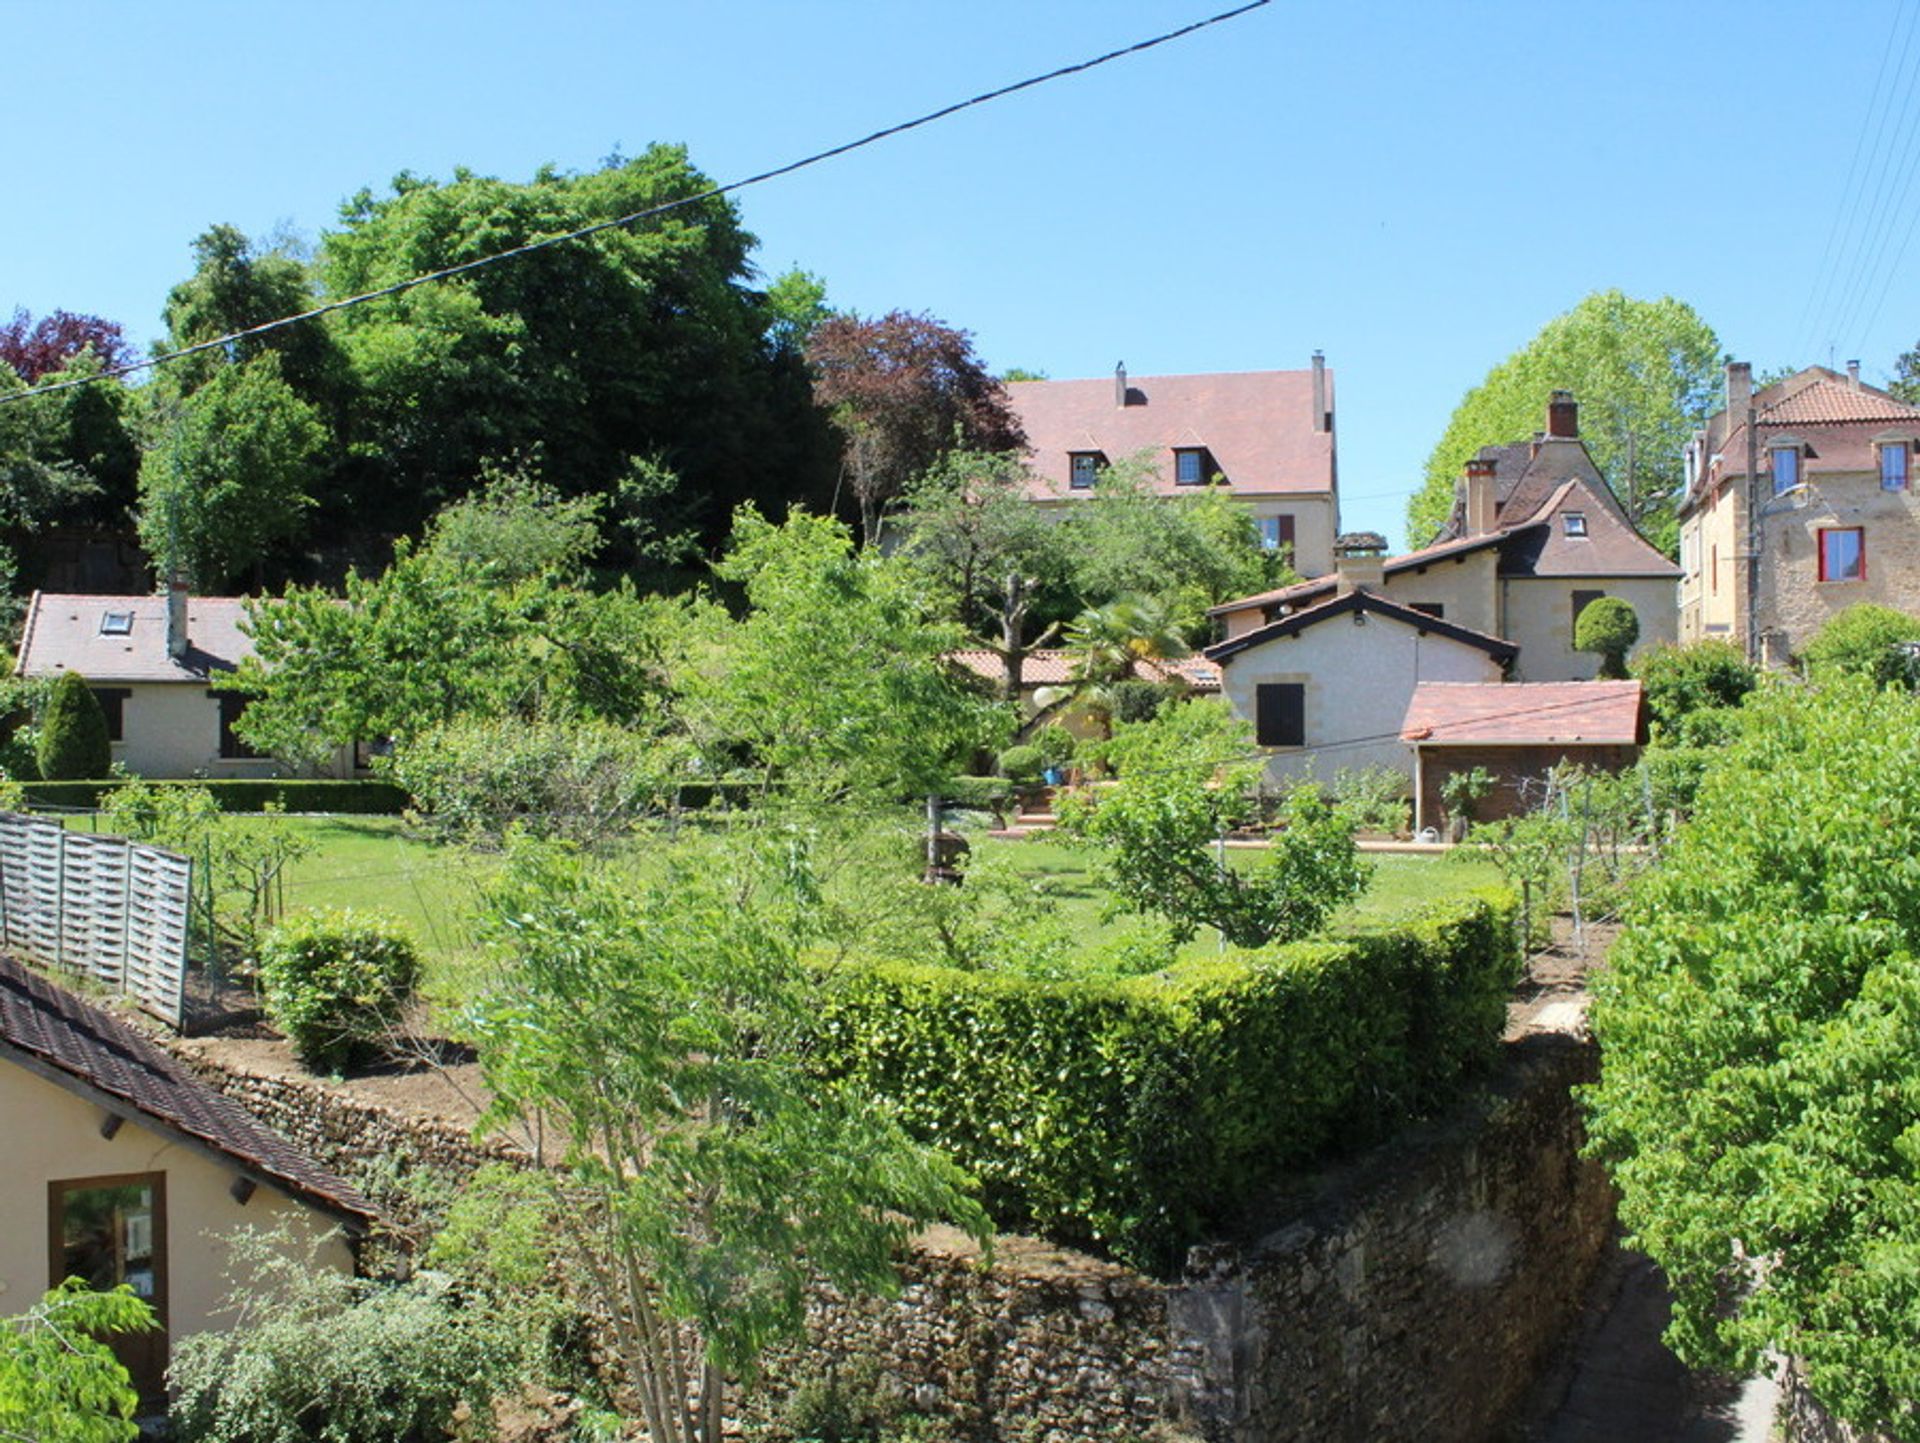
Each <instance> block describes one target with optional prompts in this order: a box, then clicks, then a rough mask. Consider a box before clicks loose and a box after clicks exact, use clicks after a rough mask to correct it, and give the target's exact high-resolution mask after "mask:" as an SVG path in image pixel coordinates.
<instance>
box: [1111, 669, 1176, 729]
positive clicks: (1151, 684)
mask: <svg viewBox="0 0 1920 1443" xmlns="http://www.w3.org/2000/svg"><path fill="white" fill-rule="evenodd" d="M1106 690H1107V710H1108V711H1109V712H1110V713H1111V714H1112V716H1113V719H1114V720H1115V721H1117V722H1144V721H1152V720H1153V719H1154V718H1155V717H1156V716H1158V715H1159V714H1160V709H1161V708H1162V707H1164V706H1166V705H1167V704H1168V703H1170V702H1172V701H1174V700H1175V699H1176V698H1179V697H1182V696H1184V695H1186V688H1185V687H1183V686H1181V685H1179V684H1178V683H1168V682H1163V681H1141V680H1140V679H1139V678H1138V677H1129V678H1127V679H1125V680H1123V681H1116V682H1114V683H1113V684H1112V685H1110V686H1108V687H1107V689H1106Z"/></svg>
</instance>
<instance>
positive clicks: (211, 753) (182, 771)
mask: <svg viewBox="0 0 1920 1443" xmlns="http://www.w3.org/2000/svg"><path fill="white" fill-rule="evenodd" d="M247 604H248V603H247V601H246V600H245V599H244V598H242V597H233V596H189V595H188V593H187V588H186V587H185V586H184V585H181V584H175V585H174V586H173V587H171V588H170V589H169V590H168V591H166V592H164V593H162V594H160V595H157V596H84V595H68V594H64V593H57V592H47V591H36V592H35V593H34V594H33V599H32V600H31V601H30V602H28V604H27V617H26V622H25V625H24V627H23V629H22V632H21V636H20V655H19V659H18V660H17V661H16V662H15V664H14V672H15V674H17V675H19V676H26V677H47V678H50V677H55V676H58V675H60V674H61V673H62V672H66V671H77V672H79V673H80V675H81V676H83V677H85V678H86V680H87V684H88V685H89V686H90V687H91V688H92V690H93V694H94V695H95V696H96V697H98V698H99V700H100V706H101V709H102V710H103V711H104V712H105V713H106V717H107V735H108V737H109V739H110V740H111V742H112V746H113V759H114V761H116V762H119V763H121V764H123V765H124V766H125V767H126V768H127V770H128V771H130V772H132V773H133V774H134V775H136V776H142V777H154V778H168V777H201V776H204V777H210V778H215V779H218V778H222V777H275V776H286V775H288V774H289V773H290V772H291V771H292V770H293V768H291V767H290V766H288V765H287V764H286V763H284V762H281V761H279V760H277V759H276V758H274V757H270V756H262V755H260V754H259V753H258V752H255V751H254V750H253V749H252V748H250V747H249V746H247V744H246V743H245V742H244V741H242V740H241V739H240V737H239V736H238V735H237V734H236V733H235V731H234V729H233V724H234V721H235V720H236V719H237V718H238V717H239V715H240V713H241V711H242V710H243V709H244V708H245V706H246V698H245V697H244V696H243V695H241V694H239V693H237V692H223V691H215V690H213V688H212V685H211V683H212V681H213V678H214V677H216V676H217V675H219V674H220V673H222V672H230V671H232V670H234V669H235V668H236V667H237V666H238V665H239V664H240V662H241V661H242V660H244V659H245V658H247V657H249V656H251V655H253V638H252V637H250V636H248V635H247V633H246V631H245V630H244V629H243V627H244V623H245V621H246V616H247V612H246V608H247ZM353 768H354V755H353V752H352V750H351V749H348V748H343V749H341V751H340V752H339V753H338V754H336V756H335V757H334V759H333V762H332V763H331V764H330V765H329V766H327V767H325V768H323V769H322V772H323V774H324V775H328V776H336V777H350V776H352V775H353V774H354V771H353Z"/></svg>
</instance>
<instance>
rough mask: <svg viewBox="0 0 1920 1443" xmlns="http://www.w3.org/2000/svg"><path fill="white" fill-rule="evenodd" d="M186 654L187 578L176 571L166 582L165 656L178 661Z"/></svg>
mask: <svg viewBox="0 0 1920 1443" xmlns="http://www.w3.org/2000/svg"><path fill="white" fill-rule="evenodd" d="M186 654H187V578H186V577H185V576H183V575H181V574H180V573H179V572H178V571H176V572H174V573H173V576H172V578H171V579H170V580H169V581H168V582H167V655H168V656H170V657H172V658H173V659H174V660H175V661H179V660H180V659H181V658H182V657H184V656H185V655H186Z"/></svg>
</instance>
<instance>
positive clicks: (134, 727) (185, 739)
mask: <svg viewBox="0 0 1920 1443" xmlns="http://www.w3.org/2000/svg"><path fill="white" fill-rule="evenodd" d="M99 685H100V686H101V687H102V688H109V687H118V688H119V689H121V690H124V691H125V692H126V693H127V695H126V697H125V699H124V700H122V702H121V703H120V736H121V738H122V739H121V740H120V741H117V742H115V743H114V744H113V759H114V760H115V761H116V762H121V763H123V764H125V766H126V768H127V770H128V771H130V772H132V773H133V774H134V775H135V776H141V777H156V778H169V777H195V776H205V777H210V778H217V777H284V776H293V775H295V774H296V772H297V770H298V769H296V768H294V767H291V766H289V765H288V764H286V763H285V762H281V761H276V760H275V759H274V758H272V757H235V758H232V759H225V758H222V757H221V755H220V703H219V702H218V701H216V700H215V699H214V698H213V697H212V696H211V695H209V694H208V688H207V686H206V684H205V683H204V682H132V683H124V682H120V683H116V682H101V683H99ZM351 764H352V756H351V753H349V752H344V751H343V752H342V753H341V754H340V755H339V756H338V757H336V758H335V760H334V763H333V765H332V766H329V767H326V768H324V769H323V774H324V775H326V776H335V777H347V776H352V775H353V773H352V771H351V770H350V768H351Z"/></svg>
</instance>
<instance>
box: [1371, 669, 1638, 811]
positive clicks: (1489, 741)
mask: <svg viewBox="0 0 1920 1443" xmlns="http://www.w3.org/2000/svg"><path fill="white" fill-rule="evenodd" d="M1400 739H1401V740H1402V741H1403V742H1405V743H1406V744H1407V745H1409V746H1411V747H1412V748H1413V755H1414V766H1413V812H1414V817H1413V825H1414V830H1415V831H1416V832H1419V831H1422V830H1424V829H1425V828H1427V827H1435V828H1441V827H1445V826H1446V825H1447V824H1448V822H1449V821H1450V820H1451V819H1450V818H1449V817H1448V816H1447V815H1446V809H1445V807H1444V806H1443V804H1442V802H1441V791H1442V788H1443V787H1444V786H1445V785H1446V780H1447V778H1448V777H1450V776H1453V775H1454V774H1456V773H1460V772H1468V771H1471V770H1472V769H1473V768H1475V767H1482V768H1484V769H1485V770H1486V771H1487V772H1488V774H1489V775H1490V776H1491V777H1492V778H1493V790H1492V791H1491V792H1490V793H1489V794H1488V795H1487V796H1486V797H1485V798H1484V799H1483V800H1482V801H1481V802H1480V803H1479V804H1478V806H1477V808H1476V811H1475V819H1476V820H1478V821H1483V822H1484V821H1497V820H1499V819H1500V818H1502V817H1512V816H1518V815H1520V814H1522V813H1524V812H1525V811H1527V810H1528V808H1529V806H1530V805H1531V804H1532V803H1534V802H1536V801H1538V799H1539V797H1540V795H1541V783H1542V782H1543V781H1544V779H1545V777H1546V775H1547V773H1549V772H1550V771H1552V770H1553V769H1554V767H1556V766H1559V765H1560V764H1562V763H1565V762H1572V763H1575V764H1577V765H1579V766H1582V767H1586V768H1588V769H1590V770H1593V771H1603V772H1618V771H1623V770H1625V769H1626V768H1627V767H1630V766H1632V765H1633V764H1634V762H1635V761H1637V760H1638V759H1639V756H1640V748H1641V747H1642V746H1644V745H1645V744H1646V740H1647V714H1646V699H1645V697H1644V695H1643V694H1642V691H1641V686H1640V683H1639V682H1637V681H1565V682H1531V683H1528V682H1511V683H1506V684H1504V685H1501V684H1495V685H1476V684H1471V683H1468V684H1461V683H1453V682H1435V681H1423V682H1421V683H1420V684H1419V685H1418V686H1416V687H1415V688H1414V689H1413V696H1412V698H1411V699H1410V700H1409V701H1408V703H1407V713H1406V720H1405V721H1404V722H1403V723H1402V724H1401V727H1400Z"/></svg>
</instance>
